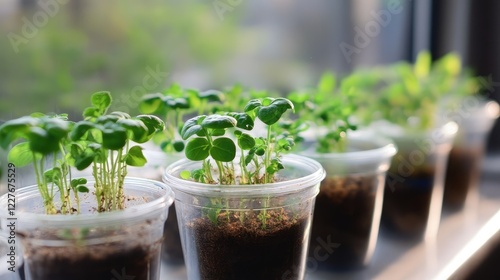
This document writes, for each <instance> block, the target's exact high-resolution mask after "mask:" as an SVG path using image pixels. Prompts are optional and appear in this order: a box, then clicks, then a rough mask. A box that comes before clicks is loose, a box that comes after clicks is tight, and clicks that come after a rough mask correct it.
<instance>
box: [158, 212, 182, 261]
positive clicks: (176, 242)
mask: <svg viewBox="0 0 500 280" xmlns="http://www.w3.org/2000/svg"><path fill="white" fill-rule="evenodd" d="M174 204H175V202H174ZM174 204H172V206H170V209H169V210H168V217H167V220H166V221H165V227H164V229H163V237H164V241H163V247H162V257H161V258H162V261H164V262H166V263H168V264H172V265H182V264H184V255H183V253H182V243H181V236H180V234H179V224H178V223H177V212H176V210H175V205H174Z"/></svg>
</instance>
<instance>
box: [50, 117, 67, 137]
mask: <svg viewBox="0 0 500 280" xmlns="http://www.w3.org/2000/svg"><path fill="white" fill-rule="evenodd" d="M45 129H46V131H47V133H48V134H49V135H50V136H52V137H54V138H56V139H62V138H65V137H66V136H67V135H68V130H69V122H67V121H63V120H61V119H54V118H51V119H47V121H46V124H45Z"/></svg>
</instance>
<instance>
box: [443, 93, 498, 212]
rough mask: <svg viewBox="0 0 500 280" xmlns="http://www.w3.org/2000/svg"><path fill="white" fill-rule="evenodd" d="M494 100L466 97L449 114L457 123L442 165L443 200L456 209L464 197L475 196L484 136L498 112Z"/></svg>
mask: <svg viewBox="0 0 500 280" xmlns="http://www.w3.org/2000/svg"><path fill="white" fill-rule="evenodd" d="M499 112H500V109H499V106H498V103H496V102H495V101H486V100H483V99H479V98H474V97H469V98H466V99H464V100H463V101H462V102H461V106H460V108H459V109H458V110H455V111H454V112H453V113H454V114H453V115H452V116H451V118H453V120H454V121H456V122H457V123H458V125H459V129H458V133H457V136H456V137H455V142H454V144H453V148H452V149H451V152H450V156H449V159H448V167H447V169H446V179H445V188H444V197H443V203H444V206H445V207H446V208H447V209H449V210H460V209H462V208H463V207H464V205H465V204H466V201H467V200H468V199H467V198H474V197H477V187H478V184H479V175H480V171H481V161H482V159H483V157H484V150H485V146H486V139H487V136H488V134H489V132H490V130H491V128H492V127H493V124H494V122H495V120H496V119H497V118H498V116H499Z"/></svg>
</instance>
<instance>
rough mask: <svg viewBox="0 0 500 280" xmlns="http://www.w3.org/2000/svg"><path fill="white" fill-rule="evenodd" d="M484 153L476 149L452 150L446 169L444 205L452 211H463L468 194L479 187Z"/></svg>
mask: <svg viewBox="0 0 500 280" xmlns="http://www.w3.org/2000/svg"><path fill="white" fill-rule="evenodd" d="M482 154H483V153H482V151H481V149H479V148H476V149H463V148H453V149H451V152H450V155H449V157H448V167H447V169H446V179H445V186H444V194H443V205H444V206H445V207H446V208H448V209H450V210H459V209H462V208H463V206H464V204H465V201H466V199H467V194H468V193H469V191H471V190H472V189H473V188H475V187H477V183H478V180H479V169H480V162H481V158H482Z"/></svg>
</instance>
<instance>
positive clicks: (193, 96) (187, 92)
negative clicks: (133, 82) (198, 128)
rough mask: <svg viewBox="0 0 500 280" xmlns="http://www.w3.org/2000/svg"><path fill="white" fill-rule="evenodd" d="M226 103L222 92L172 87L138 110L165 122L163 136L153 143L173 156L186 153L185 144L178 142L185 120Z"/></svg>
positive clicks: (150, 97) (148, 96)
mask: <svg viewBox="0 0 500 280" xmlns="http://www.w3.org/2000/svg"><path fill="white" fill-rule="evenodd" d="M223 100H224V94H223V93H222V92H220V91H215V90H209V91H204V92H200V91H197V90H194V89H183V88H181V87H180V86H179V85H177V84H173V85H172V86H170V87H169V88H168V89H166V90H165V91H164V92H163V93H152V94H146V95H145V96H143V98H142V101H141V103H140V104H139V109H140V111H141V112H142V113H143V114H154V115H156V116H159V117H160V118H163V119H164V120H165V126H166V127H165V130H164V132H163V133H159V134H157V135H155V136H154V138H153V140H154V141H155V143H157V144H159V145H160V147H161V149H162V150H163V151H165V152H166V153H169V154H170V153H175V152H182V151H183V150H184V142H183V141H182V140H181V139H179V138H180V137H179V129H180V128H181V127H182V126H183V124H184V120H183V117H184V116H185V115H187V114H190V113H194V112H198V114H203V113H204V112H207V111H209V110H210V109H213V108H214V106H213V104H221V103H222V102H223Z"/></svg>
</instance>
